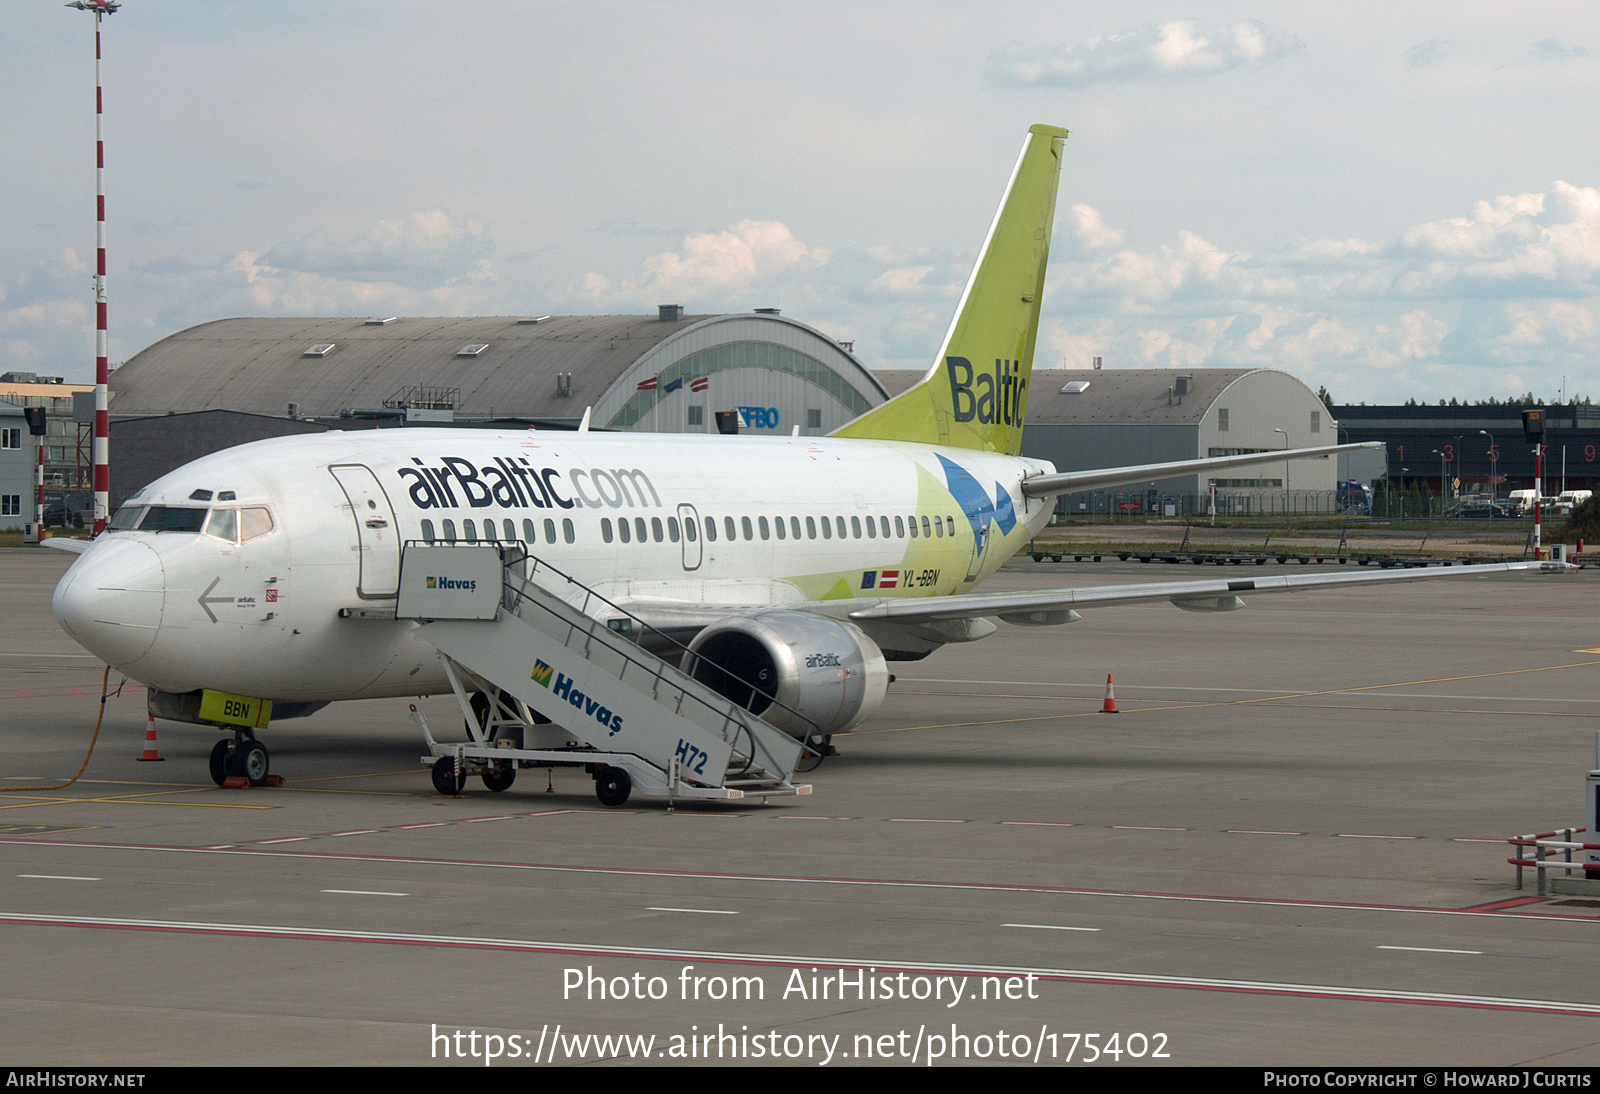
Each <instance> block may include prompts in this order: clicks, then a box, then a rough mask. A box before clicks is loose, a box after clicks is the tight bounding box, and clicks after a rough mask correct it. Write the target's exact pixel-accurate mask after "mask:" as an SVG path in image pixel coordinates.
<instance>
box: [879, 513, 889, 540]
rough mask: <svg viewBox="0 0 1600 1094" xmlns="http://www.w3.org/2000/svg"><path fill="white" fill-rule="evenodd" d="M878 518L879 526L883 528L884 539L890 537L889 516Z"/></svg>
mask: <svg viewBox="0 0 1600 1094" xmlns="http://www.w3.org/2000/svg"><path fill="white" fill-rule="evenodd" d="M878 520H879V522H880V523H879V526H880V527H881V528H882V529H883V538H884V539H888V538H889V518H888V517H879V518H878Z"/></svg>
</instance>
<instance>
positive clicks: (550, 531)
mask: <svg viewBox="0 0 1600 1094" xmlns="http://www.w3.org/2000/svg"><path fill="white" fill-rule="evenodd" d="M544 541H545V542H546V543H554V542H555V541H556V522H555V521H553V520H551V519H550V518H549V517H545V518H544ZM606 542H607V543H610V542H611V540H609V539H607V540H606Z"/></svg>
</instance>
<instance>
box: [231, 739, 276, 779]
mask: <svg viewBox="0 0 1600 1094" xmlns="http://www.w3.org/2000/svg"><path fill="white" fill-rule="evenodd" d="M233 757H234V764H235V766H237V767H238V769H239V774H241V775H243V776H244V777H245V778H247V779H249V780H250V785H251V786H260V785H261V784H262V783H264V782H266V781H267V771H268V769H269V768H270V767H271V766H272V760H271V757H269V756H268V755H267V746H266V745H264V744H262V743H261V742H260V741H257V740H254V739H251V740H248V741H246V742H245V743H244V746H243V747H242V748H238V749H235V750H234V753H233Z"/></svg>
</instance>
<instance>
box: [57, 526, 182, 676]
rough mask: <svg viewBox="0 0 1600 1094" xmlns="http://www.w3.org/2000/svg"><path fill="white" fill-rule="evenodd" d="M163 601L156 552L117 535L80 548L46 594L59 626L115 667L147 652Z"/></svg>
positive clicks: (162, 578) (162, 579) (163, 582)
mask: <svg viewBox="0 0 1600 1094" xmlns="http://www.w3.org/2000/svg"><path fill="white" fill-rule="evenodd" d="M165 605H166V573H165V571H164V569H163V567H162V565H161V556H159V555H157V554H156V552H155V551H154V550H152V549H151V548H150V547H149V546H148V545H147V544H145V543H142V542H140V541H138V540H130V539H124V538H121V537H118V538H115V539H111V540H105V541H102V542H100V543H96V544H95V545H94V546H93V547H91V548H90V549H89V550H88V551H86V552H84V554H83V556H82V557H81V558H79V559H78V561H77V563H76V564H75V565H74V566H73V567H72V569H70V570H68V571H67V573H66V576H65V577H63V578H62V579H61V583H60V584H59V585H57V586H56V591H55V594H54V595H53V596H52V597H51V598H50V607H51V609H52V610H53V611H54V612H55V617H56V621H57V622H58V623H60V624H61V626H62V628H63V629H65V630H66V632H67V633H68V634H70V635H72V637H73V638H75V639H76V640H77V642H78V644H79V645H81V646H82V647H83V648H84V649H86V650H88V651H89V652H90V653H92V654H94V655H95V656H96V657H98V658H100V659H101V660H103V661H104V662H105V663H106V664H108V665H114V666H116V667H117V668H122V667H124V666H126V665H130V664H132V663H133V662H135V661H137V660H138V659H139V658H141V657H143V656H144V655H145V654H146V653H147V652H149V650H150V647H151V646H152V645H154V644H155V640H156V630H157V629H158V628H159V627H160V626H161V613H162V611H163V609H164V608H165Z"/></svg>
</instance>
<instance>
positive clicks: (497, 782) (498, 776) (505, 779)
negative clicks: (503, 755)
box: [483, 760, 517, 794]
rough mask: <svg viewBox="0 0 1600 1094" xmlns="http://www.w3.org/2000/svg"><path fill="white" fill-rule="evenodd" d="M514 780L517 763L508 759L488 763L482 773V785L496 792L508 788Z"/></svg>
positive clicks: (515, 779) (515, 778)
mask: <svg viewBox="0 0 1600 1094" xmlns="http://www.w3.org/2000/svg"><path fill="white" fill-rule="evenodd" d="M516 781H517V765H516V764H514V763H511V762H510V761H509V760H501V761H500V762H499V763H496V764H490V765H489V768H488V770H486V771H485V772H484V773H483V785H484V786H486V787H488V788H489V789H490V790H493V791H494V792H495V793H497V794H498V793H499V792H500V791H502V790H509V789H510V788H511V784H512V783H514V782H516Z"/></svg>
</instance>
